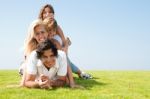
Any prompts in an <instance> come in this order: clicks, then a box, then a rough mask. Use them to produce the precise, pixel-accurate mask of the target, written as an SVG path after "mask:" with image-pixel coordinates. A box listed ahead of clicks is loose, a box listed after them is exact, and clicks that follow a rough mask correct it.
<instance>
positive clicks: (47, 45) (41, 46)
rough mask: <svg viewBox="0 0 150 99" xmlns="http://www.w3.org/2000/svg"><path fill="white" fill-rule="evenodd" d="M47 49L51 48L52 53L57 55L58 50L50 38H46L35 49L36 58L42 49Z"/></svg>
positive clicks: (42, 51) (41, 53) (39, 55)
mask: <svg viewBox="0 0 150 99" xmlns="http://www.w3.org/2000/svg"><path fill="white" fill-rule="evenodd" d="M49 49H51V51H52V53H53V55H54V56H55V57H57V55H58V52H57V48H56V46H55V45H54V44H53V42H52V41H51V40H46V41H44V42H42V43H40V44H39V45H38V46H37V50H36V52H37V58H38V59H40V58H41V57H42V56H43V53H44V51H46V50H49Z"/></svg>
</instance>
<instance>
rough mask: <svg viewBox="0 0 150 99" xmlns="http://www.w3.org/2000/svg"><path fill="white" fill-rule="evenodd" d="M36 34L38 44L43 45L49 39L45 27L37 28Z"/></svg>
mask: <svg viewBox="0 0 150 99" xmlns="http://www.w3.org/2000/svg"><path fill="white" fill-rule="evenodd" d="M34 32H35V33H34V38H35V39H36V41H37V42H38V43H41V42H43V41H45V40H46V39H47V38H48V32H47V31H46V29H45V27H44V26H43V25H39V26H37V27H35V29H34Z"/></svg>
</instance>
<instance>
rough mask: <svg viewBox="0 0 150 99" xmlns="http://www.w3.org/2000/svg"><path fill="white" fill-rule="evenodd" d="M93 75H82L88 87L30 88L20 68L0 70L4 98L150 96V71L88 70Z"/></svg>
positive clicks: (131, 98) (115, 98)
mask: <svg viewBox="0 0 150 99" xmlns="http://www.w3.org/2000/svg"><path fill="white" fill-rule="evenodd" d="M87 72H89V73H90V74H92V75H93V76H94V78H93V79H89V80H85V79H80V78H78V77H77V76H76V75H74V77H75V80H76V82H77V83H78V84H80V85H82V86H84V89H71V88H69V87H68V86H65V87H63V88H55V89H49V90H45V89H29V88H20V87H18V86H15V85H18V84H19V81H20V79H21V77H20V76H19V74H18V71H17V70H0V99H60V98H61V99H150V71H87Z"/></svg>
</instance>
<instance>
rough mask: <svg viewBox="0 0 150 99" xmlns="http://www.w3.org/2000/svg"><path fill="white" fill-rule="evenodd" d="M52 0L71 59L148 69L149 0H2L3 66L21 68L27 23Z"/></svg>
mask: <svg viewBox="0 0 150 99" xmlns="http://www.w3.org/2000/svg"><path fill="white" fill-rule="evenodd" d="M47 3H49V4H51V5H52V6H53V7H54V10H55V12H56V13H55V18H56V20H57V22H58V24H59V25H60V26H61V28H62V29H63V31H64V34H65V36H69V37H70V38H71V41H72V45H71V46H70V48H69V57H70V59H71V60H72V61H73V62H74V63H75V64H76V65H77V66H78V67H79V68H81V69H84V70H89V69H90V70H98V69H99V70H150V12H149V11H150V6H149V5H150V1H149V0H41V1H37V0H26V1H20V0H13V1H10V0H3V1H1V2H0V12H1V13H0V16H1V17H0V27H1V32H0V34H1V36H0V45H1V47H0V55H1V57H0V60H1V61H0V69H17V68H19V64H20V63H21V61H22V60H23V49H22V48H23V43H24V39H25V37H26V34H27V29H28V26H29V24H30V23H31V22H32V21H33V20H34V19H36V18H37V17H38V13H39V10H40V8H41V7H42V6H43V5H45V4H47Z"/></svg>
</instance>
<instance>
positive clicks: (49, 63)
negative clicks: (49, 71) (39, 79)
mask: <svg viewBox="0 0 150 99" xmlns="http://www.w3.org/2000/svg"><path fill="white" fill-rule="evenodd" d="M41 61H42V63H43V64H44V66H46V67H47V68H50V67H53V66H54V65H55V61H56V57H55V56H54V53H53V52H52V50H51V49H49V50H45V51H44V53H43V55H42V57H41Z"/></svg>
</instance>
